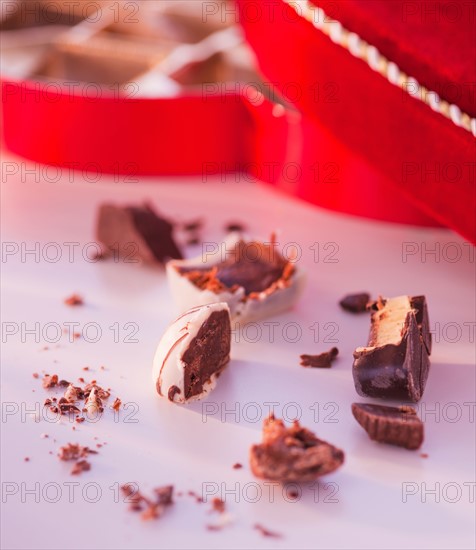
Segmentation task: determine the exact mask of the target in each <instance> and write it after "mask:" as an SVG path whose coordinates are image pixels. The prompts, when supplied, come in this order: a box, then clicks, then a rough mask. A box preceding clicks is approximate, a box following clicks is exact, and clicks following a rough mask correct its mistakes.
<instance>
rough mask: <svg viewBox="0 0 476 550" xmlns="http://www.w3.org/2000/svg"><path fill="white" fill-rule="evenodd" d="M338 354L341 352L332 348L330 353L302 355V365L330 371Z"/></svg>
mask: <svg viewBox="0 0 476 550" xmlns="http://www.w3.org/2000/svg"><path fill="white" fill-rule="evenodd" d="M338 353H339V350H338V349H337V348H331V349H330V350H329V351H326V352H324V353H320V354H319V355H301V365H302V366H303V367H312V368H317V369H330V368H331V367H332V362H333V361H334V359H335V358H336V357H337V355H338Z"/></svg>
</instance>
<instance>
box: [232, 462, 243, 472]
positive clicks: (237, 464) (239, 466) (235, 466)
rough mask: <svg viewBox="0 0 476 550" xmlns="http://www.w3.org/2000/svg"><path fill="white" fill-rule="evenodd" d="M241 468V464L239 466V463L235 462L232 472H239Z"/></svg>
mask: <svg viewBox="0 0 476 550" xmlns="http://www.w3.org/2000/svg"><path fill="white" fill-rule="evenodd" d="M241 468H243V464H240V463H239V462H236V463H235V464H233V469H234V470H240V469H241Z"/></svg>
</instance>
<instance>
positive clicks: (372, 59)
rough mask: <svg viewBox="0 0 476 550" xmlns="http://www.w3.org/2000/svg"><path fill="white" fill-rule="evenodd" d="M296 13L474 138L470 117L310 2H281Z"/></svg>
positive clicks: (475, 121) (475, 127)
mask: <svg viewBox="0 0 476 550" xmlns="http://www.w3.org/2000/svg"><path fill="white" fill-rule="evenodd" d="M283 1H284V2H285V3H286V4H287V5H288V6H290V7H292V8H293V9H294V10H295V12H296V13H297V14H298V15H299V16H301V17H302V18H304V19H306V20H307V21H309V22H310V23H312V25H314V27H315V28H316V29H319V30H320V31H321V32H323V33H324V34H325V35H326V36H328V37H329V38H330V39H331V40H332V42H334V43H335V44H338V45H339V46H342V47H343V48H345V49H346V50H347V51H349V52H350V53H351V54H352V55H353V56H354V57H357V58H358V59H362V61H365V62H366V63H367V65H368V66H369V67H370V68H371V69H372V70H373V71H375V72H378V73H379V74H380V75H382V76H383V77H384V78H386V79H387V80H388V82H390V83H391V84H393V85H394V86H398V87H400V88H401V89H402V90H403V91H405V92H406V93H407V94H408V95H410V96H411V97H414V98H415V99H418V100H420V101H422V102H423V103H425V104H426V105H428V107H430V108H431V109H432V110H433V111H435V112H437V113H440V114H441V115H443V116H444V117H445V118H447V119H448V120H451V121H452V122H453V123H454V124H455V125H456V126H459V127H460V128H464V129H465V130H467V131H468V132H471V133H472V134H473V136H474V137H476V118H471V117H470V116H469V115H468V114H467V113H463V112H461V109H460V108H459V107H458V106H457V105H455V104H451V103H448V101H445V100H444V99H442V98H441V97H440V96H439V95H438V94H437V93H436V92H433V91H431V90H428V89H427V88H425V86H422V85H421V84H420V83H419V82H418V81H417V80H416V79H415V78H413V77H411V76H409V75H407V74H405V73H404V72H403V71H402V70H400V68H399V67H398V66H397V65H396V64H395V63H393V62H392V61H389V60H388V59H387V58H386V57H384V56H383V55H382V54H381V53H380V52H379V51H378V49H377V48H376V47H375V46H372V45H371V44H369V43H367V42H366V41H365V40H363V39H362V38H360V36H358V35H357V34H355V33H354V32H350V31H349V30H347V29H346V28H344V27H343V26H342V25H341V23H339V22H338V21H335V20H332V19H330V18H329V17H328V16H327V15H326V13H325V12H324V10H323V9H322V8H319V7H318V6H315V5H314V4H312V3H311V2H310V1H309V0H283Z"/></svg>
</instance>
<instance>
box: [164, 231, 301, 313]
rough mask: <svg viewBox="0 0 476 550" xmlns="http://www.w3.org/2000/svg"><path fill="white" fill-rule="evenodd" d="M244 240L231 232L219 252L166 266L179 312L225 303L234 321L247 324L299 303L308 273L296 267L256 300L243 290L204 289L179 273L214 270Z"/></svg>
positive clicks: (171, 261) (241, 288) (173, 262)
mask: <svg viewBox="0 0 476 550" xmlns="http://www.w3.org/2000/svg"><path fill="white" fill-rule="evenodd" d="M242 239H243V238H242V236H241V234H240V233H232V234H231V235H230V236H229V237H228V238H227V239H226V240H225V241H224V242H223V243H222V244H221V246H220V247H218V250H217V251H216V252H214V253H212V254H207V256H206V258H204V257H203V256H197V257H196V258H192V259H189V260H170V261H169V262H168V263H167V265H166V271H167V278H168V281H169V285H170V289H171V292H172V296H173V298H174V301H175V303H176V304H177V306H178V309H179V311H180V312H183V311H187V310H188V309H190V308H191V307H193V306H197V305H204V304H211V303H214V302H226V303H227V304H228V306H229V308H230V314H231V318H232V319H233V320H234V321H239V322H243V323H247V322H249V321H254V320H257V319H262V318H264V317H270V316H272V315H276V314H277V313H281V312H283V311H286V310H287V309H290V308H291V307H292V306H293V305H294V304H295V303H296V302H297V300H298V299H299V297H300V295H301V293H302V290H303V288H304V285H305V282H306V276H305V273H304V272H303V271H302V270H301V269H297V268H296V269H295V270H294V272H293V274H292V275H291V278H290V279H289V280H288V281H287V283H286V284H283V285H282V286H278V288H275V289H274V290H273V291H272V292H266V291H263V292H260V293H258V294H257V295H256V296H254V297H253V298H250V297H246V296H245V289H244V288H243V287H239V288H238V289H237V290H236V291H234V292H231V291H230V290H223V291H221V292H214V291H212V290H208V289H201V288H199V287H198V286H196V285H195V284H194V283H193V282H192V281H190V280H189V279H188V278H187V277H185V276H183V275H182V274H181V273H180V271H179V269H181V268H189V269H191V268H196V269H203V268H212V267H213V266H214V265H217V264H219V263H220V262H221V261H222V260H223V251H227V250H228V251H230V250H232V249H233V247H234V246H235V245H236V244H237V243H238V242H239V241H240V240H242Z"/></svg>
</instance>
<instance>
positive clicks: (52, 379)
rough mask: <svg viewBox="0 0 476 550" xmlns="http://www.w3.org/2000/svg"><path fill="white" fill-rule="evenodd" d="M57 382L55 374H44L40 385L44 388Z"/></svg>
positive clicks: (53, 385) (52, 386)
mask: <svg viewBox="0 0 476 550" xmlns="http://www.w3.org/2000/svg"><path fill="white" fill-rule="evenodd" d="M57 384H58V375H57V374H52V375H49V374H45V376H44V377H43V381H42V385H43V387H44V388H45V389H47V388H54V387H55V386H56V385H57Z"/></svg>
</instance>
